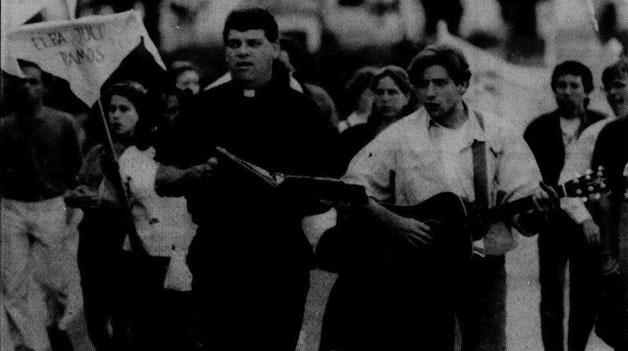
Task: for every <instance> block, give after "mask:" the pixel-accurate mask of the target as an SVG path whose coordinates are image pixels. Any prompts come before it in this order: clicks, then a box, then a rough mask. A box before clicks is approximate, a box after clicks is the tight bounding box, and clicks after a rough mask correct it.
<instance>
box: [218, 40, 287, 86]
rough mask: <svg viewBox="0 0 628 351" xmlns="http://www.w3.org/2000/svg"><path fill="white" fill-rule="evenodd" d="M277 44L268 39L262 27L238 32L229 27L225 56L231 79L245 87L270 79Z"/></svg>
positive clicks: (263, 82) (259, 84) (277, 47)
mask: <svg viewBox="0 0 628 351" xmlns="http://www.w3.org/2000/svg"><path fill="white" fill-rule="evenodd" d="M278 55H279V44H278V43H273V42H270V41H268V38H266V35H265V32H264V30H263V29H250V30H246V31H244V32H240V31H238V30H235V29H231V30H230V31H229V33H228V35H227V40H226V58H227V65H228V66H229V71H230V72H231V75H232V77H233V80H234V81H236V82H239V83H240V84H242V85H243V86H244V87H245V88H257V87H260V86H262V85H264V84H266V83H268V82H269V81H270V79H271V78H272V74H273V60H274V59H276V58H277V57H278Z"/></svg>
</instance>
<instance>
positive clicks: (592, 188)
mask: <svg viewBox="0 0 628 351" xmlns="http://www.w3.org/2000/svg"><path fill="white" fill-rule="evenodd" d="M587 190H588V191H589V192H593V190H595V188H594V187H593V185H589V187H588V188H587Z"/></svg>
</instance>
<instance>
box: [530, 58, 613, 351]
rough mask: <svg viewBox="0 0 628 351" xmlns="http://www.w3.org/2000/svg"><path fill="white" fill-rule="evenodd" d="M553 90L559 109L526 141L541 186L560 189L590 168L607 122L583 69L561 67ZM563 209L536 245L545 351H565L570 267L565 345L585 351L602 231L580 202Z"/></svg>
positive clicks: (570, 201)
mask: <svg viewBox="0 0 628 351" xmlns="http://www.w3.org/2000/svg"><path fill="white" fill-rule="evenodd" d="M551 86H552V91H553V92H554V97H555V99H556V104H557V105H558V108H557V109H556V110H555V111H552V112H550V113H547V114H544V115H541V116H539V117H537V118H536V119H534V120H533V121H532V122H531V123H530V125H529V126H528V127H527V129H526V131H525V133H524V138H525V140H526V141H527V143H528V145H530V149H531V150H532V152H533V153H534V156H535V158H536V161H537V163H538V165H539V168H540V170H541V174H542V175H543V181H544V182H546V183H547V184H549V185H552V186H558V185H559V184H562V183H564V182H565V181H568V180H571V178H573V177H574V174H577V173H580V174H582V173H584V172H585V171H586V170H587V169H588V168H589V167H590V164H591V156H592V151H593V145H595V141H596V136H597V133H599V131H600V129H601V128H602V127H603V125H604V123H605V122H601V121H602V120H604V119H605V118H606V116H605V115H604V114H602V113H600V112H597V111H594V110H590V109H589V108H588V104H589V94H590V93H591V92H592V91H593V75H592V73H591V70H590V69H589V68H588V67H587V66H585V65H583V64H582V63H580V62H577V61H565V62H563V63H561V64H559V65H557V66H556V67H555V68H554V72H553V73H552V79H551ZM598 122H601V123H598ZM561 207H562V208H563V209H564V211H560V212H557V213H556V214H555V215H553V216H552V217H550V219H549V220H548V222H547V223H546V225H545V226H544V227H543V228H542V229H541V231H540V232H539V239H538V245H539V282H540V284H541V305H540V313H541V331H542V337H543V345H544V347H545V350H562V349H563V343H564V335H565V333H564V330H563V329H564V328H563V323H564V316H565V311H564V298H563V297H564V290H565V270H566V269H567V262H569V323H568V331H569V333H568V336H567V345H568V350H570V351H576V350H580V351H584V349H585V348H586V345H587V342H588V340H589V335H590V334H591V330H592V329H593V324H594V322H595V317H596V306H595V304H594V303H592V301H596V299H597V296H598V293H599V292H598V287H599V274H598V273H599V266H600V261H599V259H600V228H599V226H598V224H597V223H595V222H594V221H593V218H592V216H591V213H590V212H589V210H588V209H587V208H586V207H585V206H584V204H583V202H582V200H580V199H579V198H564V199H561Z"/></svg>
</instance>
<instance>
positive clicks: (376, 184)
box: [342, 138, 395, 202]
mask: <svg viewBox="0 0 628 351" xmlns="http://www.w3.org/2000/svg"><path fill="white" fill-rule="evenodd" d="M394 145H395V142H394V140H388V139H385V138H376V139H375V140H373V141H372V142H371V143H370V144H368V145H367V146H365V147H364V148H363V149H362V150H360V152H358V153H357V154H356V155H355V157H354V158H353V159H352V160H351V162H350V163H349V167H348V169H347V172H346V173H345V175H344V176H343V177H342V179H343V180H344V181H345V182H347V183H351V184H358V185H362V186H364V187H365V189H366V194H367V195H368V196H369V197H372V198H374V199H375V200H377V201H379V202H389V201H391V200H393V198H394V193H395V189H394V177H395V173H394V169H395V168H394V164H395V148H394Z"/></svg>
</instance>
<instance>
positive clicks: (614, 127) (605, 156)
mask: <svg viewBox="0 0 628 351" xmlns="http://www.w3.org/2000/svg"><path fill="white" fill-rule="evenodd" d="M602 83H603V84H604V90H605V91H606V98H607V101H608V103H609V105H610V106H611V109H612V110H613V113H614V114H615V117H617V118H616V119H615V120H614V121H611V122H609V123H608V124H607V125H606V126H605V127H604V129H603V130H602V131H601V132H600V135H599V137H598V139H597V143H596V145H595V151H594V153H593V161H592V163H593V166H594V167H597V166H603V167H604V168H605V170H606V176H607V178H608V179H607V182H608V185H609V188H610V190H611V193H610V194H609V195H608V196H605V197H602V199H601V200H600V205H601V208H602V210H603V214H602V220H601V221H600V223H601V227H602V242H603V245H604V254H605V264H604V267H603V274H604V277H605V282H611V283H612V281H613V280H615V282H616V283H617V284H610V285H609V286H606V284H605V291H604V299H605V300H603V301H602V302H603V304H608V306H609V307H610V311H609V312H610V313H609V315H608V316H611V317H610V318H609V319H608V320H606V319H605V318H607V317H608V316H607V315H604V316H602V315H600V316H598V324H597V326H596V333H597V334H598V335H599V336H600V337H602V339H603V340H604V341H606V342H607V343H608V344H609V345H611V346H612V347H614V349H615V350H617V351H620V350H626V349H628V202H627V200H626V199H627V195H628V188H627V187H628V181H627V175H628V58H627V57H625V56H623V57H622V58H621V59H620V60H619V61H618V62H616V63H615V64H613V65H611V66H609V67H607V68H606V69H605V70H604V72H603V73H602ZM610 289H612V290H610ZM611 299H612V301H611ZM603 318H604V319H603ZM601 321H603V322H604V323H605V324H606V325H605V329H606V330H604V331H606V332H607V334H602V335H600V333H601V330H600V327H601V326H600V322H601Z"/></svg>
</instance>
